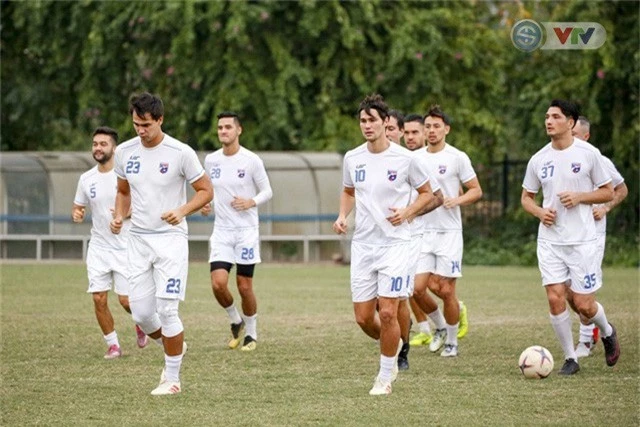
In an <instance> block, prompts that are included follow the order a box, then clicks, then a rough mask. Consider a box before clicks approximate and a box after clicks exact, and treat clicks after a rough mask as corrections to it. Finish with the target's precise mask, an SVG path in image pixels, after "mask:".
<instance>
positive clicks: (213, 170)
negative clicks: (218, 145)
mask: <svg viewBox="0 0 640 427" xmlns="http://www.w3.org/2000/svg"><path fill="white" fill-rule="evenodd" d="M204 168H205V170H206V173H207V174H209V177H210V178H211V183H212V184H213V193H214V197H213V207H214V213H215V223H214V226H215V227H217V228H234V229H235V228H247V227H257V226H258V207H257V206H254V207H253V208H250V209H247V210H244V211H237V210H235V209H234V208H233V207H232V206H231V202H232V201H233V199H234V197H240V198H243V199H252V198H253V197H255V195H256V194H257V188H258V186H259V185H260V184H263V183H264V182H265V181H266V183H267V184H268V183H269V177H268V176H267V171H266V170H265V168H264V163H263V162H262V159H260V157H258V155H257V154H255V153H253V152H251V151H249V150H247V149H246V148H244V147H240V150H239V151H238V152H237V153H235V154H234V155H232V156H226V155H224V154H223V152H222V149H219V150H217V151H215V152H213V153H211V154H209V155H208V156H207V157H206V158H205V160H204Z"/></svg>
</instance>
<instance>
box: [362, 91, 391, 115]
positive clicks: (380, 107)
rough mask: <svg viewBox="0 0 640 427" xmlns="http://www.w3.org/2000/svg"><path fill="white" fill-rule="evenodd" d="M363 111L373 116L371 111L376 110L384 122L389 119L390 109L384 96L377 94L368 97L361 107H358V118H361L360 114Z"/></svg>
mask: <svg viewBox="0 0 640 427" xmlns="http://www.w3.org/2000/svg"><path fill="white" fill-rule="evenodd" d="M362 110H364V111H365V113H367V114H371V110H376V111H377V112H378V114H379V115H380V118H381V119H382V120H383V121H384V120H385V119H386V118H387V117H389V107H388V106H387V104H386V103H385V102H384V98H383V97H382V95H380V94H377V93H374V94H371V95H367V96H366V97H365V98H364V99H363V100H362V102H361V103H360V106H359V107H358V117H360V112H361V111H362Z"/></svg>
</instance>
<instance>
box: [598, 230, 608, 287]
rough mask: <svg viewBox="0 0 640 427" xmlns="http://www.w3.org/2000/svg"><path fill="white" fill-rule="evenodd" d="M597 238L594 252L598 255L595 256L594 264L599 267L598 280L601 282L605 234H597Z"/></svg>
mask: <svg viewBox="0 0 640 427" xmlns="http://www.w3.org/2000/svg"><path fill="white" fill-rule="evenodd" d="M597 236H598V237H597V238H596V250H597V251H598V254H597V255H596V263H597V264H598V267H599V270H598V274H599V275H600V280H602V277H603V276H602V261H603V260H604V247H605V245H606V243H607V233H598V234H597Z"/></svg>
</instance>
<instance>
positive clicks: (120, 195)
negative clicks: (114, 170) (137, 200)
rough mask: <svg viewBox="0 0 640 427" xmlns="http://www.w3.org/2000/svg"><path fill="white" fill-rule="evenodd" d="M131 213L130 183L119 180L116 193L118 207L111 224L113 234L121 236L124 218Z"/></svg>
mask: <svg viewBox="0 0 640 427" xmlns="http://www.w3.org/2000/svg"><path fill="white" fill-rule="evenodd" d="M130 211H131V187H130V186H129V181H127V180H126V179H122V178H118V191H117V192H116V207H115V210H114V212H113V219H112V220H111V223H110V224H109V228H111V232H112V233H114V234H119V233H120V230H121V229H122V222H123V218H126V217H127V214H128V213H129V212H130Z"/></svg>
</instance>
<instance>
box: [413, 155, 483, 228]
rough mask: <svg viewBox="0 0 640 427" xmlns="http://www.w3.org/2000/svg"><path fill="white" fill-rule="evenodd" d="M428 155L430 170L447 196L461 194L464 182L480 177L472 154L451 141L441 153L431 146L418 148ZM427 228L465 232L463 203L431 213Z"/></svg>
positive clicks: (426, 219) (427, 220)
mask: <svg viewBox="0 0 640 427" xmlns="http://www.w3.org/2000/svg"><path fill="white" fill-rule="evenodd" d="M418 153H419V154H421V155H422V156H423V157H425V158H426V163H427V167H428V169H427V171H428V172H429V174H430V175H431V176H432V177H433V178H435V179H436V180H437V181H438V182H439V183H440V186H441V190H442V196H443V197H444V198H453V197H458V195H459V191H460V183H461V182H462V183H466V182H469V181H471V180H472V179H474V178H475V177H476V172H475V170H474V169H473V166H472V165H471V160H470V159H469V156H467V154H466V153H465V152H464V151H461V150H458V149H457V148H455V147H452V146H451V145H449V144H446V143H445V145H444V148H443V149H442V150H440V151H438V152H437V153H430V152H428V151H427V147H425V148H423V149H420V150H419V151H418ZM424 221H425V223H426V229H427V230H430V231H461V230H462V216H461V214H460V206H456V207H454V208H450V209H448V208H445V207H444V206H440V207H439V208H437V209H435V210H433V211H432V212H429V213H428V214H426V215H425V219H424Z"/></svg>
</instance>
